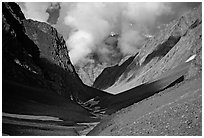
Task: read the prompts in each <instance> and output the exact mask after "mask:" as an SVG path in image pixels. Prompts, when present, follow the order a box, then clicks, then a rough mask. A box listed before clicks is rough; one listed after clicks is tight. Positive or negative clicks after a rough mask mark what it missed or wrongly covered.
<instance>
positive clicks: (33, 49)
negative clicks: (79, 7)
mask: <svg viewBox="0 0 204 138" xmlns="http://www.w3.org/2000/svg"><path fill="white" fill-rule="evenodd" d="M2 6H3V17H2V21H3V32H2V33H3V46H2V47H3V48H2V50H3V52H2V54H3V80H8V81H14V82H16V83H20V84H23V85H28V86H32V87H38V88H44V89H47V90H51V91H54V92H55V93H57V94H59V95H61V96H63V97H66V98H67V100H71V99H73V100H75V101H77V100H78V101H79V100H80V101H86V100H89V99H90V98H93V97H95V96H102V95H103V94H104V93H103V92H101V91H99V90H96V89H93V88H90V87H88V86H85V85H84V84H83V83H82V81H81V80H80V78H79V77H78V75H77V74H76V72H75V69H74V67H73V65H72V64H71V62H70V58H69V56H68V50H67V47H66V45H65V41H64V39H63V37H62V36H61V35H60V34H59V33H58V32H57V30H56V29H55V28H53V27H51V26H50V25H48V24H46V23H42V22H37V21H33V20H26V19H25V17H24V15H23V13H22V12H21V10H20V8H19V6H18V5H17V4H15V3H3V5H2ZM105 95H106V94H105Z"/></svg>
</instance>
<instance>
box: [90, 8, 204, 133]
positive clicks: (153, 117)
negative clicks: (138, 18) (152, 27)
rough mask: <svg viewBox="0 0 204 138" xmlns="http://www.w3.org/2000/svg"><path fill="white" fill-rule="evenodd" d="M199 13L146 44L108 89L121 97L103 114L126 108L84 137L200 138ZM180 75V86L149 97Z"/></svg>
mask: <svg viewBox="0 0 204 138" xmlns="http://www.w3.org/2000/svg"><path fill="white" fill-rule="evenodd" d="M201 9H202V7H201V6H199V7H198V8H195V9H193V10H191V11H189V12H187V13H186V14H185V15H183V16H182V17H181V18H179V19H178V20H175V21H173V22H172V23H170V24H169V25H167V26H166V29H165V30H162V31H161V32H160V33H158V34H156V35H155V36H154V37H153V38H151V39H150V40H148V41H147V43H146V44H145V45H144V46H143V48H142V49H141V51H140V52H139V54H138V56H136V57H135V59H134V60H133V61H132V63H131V64H129V66H128V67H127V68H126V70H125V71H124V72H123V73H122V75H121V74H119V75H118V76H117V78H118V79H117V80H116V81H115V82H114V84H113V85H112V86H111V87H109V88H108V89H106V90H107V91H109V92H111V93H118V92H119V94H116V95H115V96H114V98H110V99H107V101H106V103H109V105H108V107H109V108H108V109H106V110H105V111H106V113H113V112H114V111H113V110H116V109H121V106H123V107H127V106H128V107H127V108H123V109H122V110H119V111H118V112H116V113H114V114H112V115H111V116H107V117H105V118H104V119H103V120H102V121H101V123H100V124H98V125H97V126H96V127H95V128H94V129H93V130H92V131H91V132H90V133H89V134H88V135H103V136H104V135H106V136H111V135H114V136H116V135H119V136H121V135H122V136H127V135H137V136H138V135H139V136H141V135H145V136H146V135H151V136H152V135H155V136H158V135H171V136H174V135H188V136H189V135H193V136H195V135H202V18H201V17H202V11H201ZM190 59H191V61H190ZM109 69H110V68H109ZM112 69H114V67H112ZM106 70H107V69H105V70H104V71H103V72H102V74H105V73H104V72H105V71H106ZM116 72H117V71H116ZM179 74H180V75H181V76H182V77H180V78H179V79H177V81H176V82H177V83H178V84H176V83H175V82H174V83H172V84H171V85H169V86H168V87H165V88H164V87H163V88H164V89H163V90H160V92H159V93H158V94H155V92H154V93H153V94H152V95H150V93H151V92H152V91H153V89H155V88H156V86H157V85H161V84H162V85H161V86H163V84H165V83H166V82H169V81H170V80H171V79H172V80H175V78H174V77H176V76H177V75H178V76H180V75H179ZM182 74H183V75H182ZM114 75H115V74H114ZM100 77H101V76H100ZM109 77H110V76H105V75H104V76H102V77H101V78H103V79H106V78H109ZM173 78H174V79H173ZM155 80H156V81H155ZM97 81H99V80H97ZM100 81H102V80H100ZM107 81H108V82H107V83H106V84H109V80H107ZM157 82H159V83H157ZM153 83H156V84H155V85H153ZM140 84H142V85H140ZM151 84H152V85H151ZM106 86H109V85H106ZM135 86H137V87H135ZM160 88H161V87H160ZM127 89H128V91H125V92H124V91H123V90H127ZM148 91H149V92H148ZM155 91H157V90H156V89H155ZM146 92H147V93H146ZM145 93H146V94H147V97H146V98H145ZM128 94H130V95H129V96H128ZM131 97H132V99H131ZM126 98H127V99H126ZM140 98H141V99H140ZM121 99H123V100H124V99H126V100H124V101H128V102H129V103H128V102H126V103H125V102H124V101H123V100H121ZM131 100H132V101H134V102H135V104H134V105H131V104H130V101H131ZM125 104H126V105H125ZM129 105H131V106H129ZM102 106H103V105H102Z"/></svg>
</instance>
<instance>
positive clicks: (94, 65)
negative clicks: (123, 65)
mask: <svg viewBox="0 0 204 138" xmlns="http://www.w3.org/2000/svg"><path fill="white" fill-rule="evenodd" d="M118 38H119V35H118V34H110V35H109V36H108V37H106V38H105V39H104V41H103V42H104V47H105V49H106V50H108V51H109V53H108V54H107V53H106V54H105V55H101V54H99V53H98V54H95V53H92V54H90V55H89V59H90V61H88V62H79V63H78V64H76V65H75V66H74V67H75V69H76V72H77V74H78V75H79V77H80V79H81V80H82V82H83V83H84V84H86V85H88V86H94V84H93V83H94V81H95V79H96V78H97V77H98V76H99V75H100V74H101V72H102V71H103V69H104V68H106V67H110V66H113V65H116V64H117V63H119V62H120V60H121V58H122V54H121V53H120V51H119V49H118V47H117V44H118ZM103 54H104V53H103Z"/></svg>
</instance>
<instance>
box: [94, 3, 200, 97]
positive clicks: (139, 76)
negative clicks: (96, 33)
mask: <svg viewBox="0 0 204 138" xmlns="http://www.w3.org/2000/svg"><path fill="white" fill-rule="evenodd" d="M201 11H202V7H201V6H199V7H198V8H195V9H193V10H191V11H189V12H187V13H185V15H183V16H181V17H180V18H179V19H177V20H174V21H173V22H171V23H170V24H167V25H166V27H165V29H164V30H161V31H160V32H158V33H157V34H155V36H154V37H152V38H150V39H148V40H147V41H146V42H145V43H144V45H143V47H142V48H141V49H140V51H139V54H138V55H137V56H136V57H135V59H134V60H133V61H132V63H130V64H129V65H128V66H127V67H126V69H125V70H124V71H123V72H122V73H118V74H117V75H116V76H117V78H118V79H116V80H115V81H114V83H112V85H111V86H110V85H109V81H110V79H107V78H111V76H110V75H105V71H107V70H108V69H105V70H104V71H103V72H102V74H101V75H100V77H98V78H97V79H96V81H95V82H94V84H97V83H99V82H101V81H102V80H107V82H106V84H108V85H107V86H104V87H98V86H97V87H98V88H100V89H106V91H109V92H111V93H119V92H122V91H125V90H128V89H130V88H133V87H135V86H139V85H141V84H144V83H146V82H150V81H152V80H154V79H156V78H159V77H160V76H162V75H164V74H165V72H167V71H169V70H171V69H173V68H175V67H176V66H178V65H180V64H181V63H183V62H185V61H186V60H187V59H188V58H189V57H190V56H192V55H194V54H196V57H195V60H194V63H193V64H192V65H191V66H192V68H194V69H195V71H194V73H193V72H192V70H191V73H190V72H189V73H190V74H191V77H192V76H194V75H196V74H197V73H200V72H201V48H202V12H201ZM126 62H127V61H126ZM112 68H115V67H112ZM109 70H110V68H109ZM193 74H194V75H193ZM114 76H115V74H114Z"/></svg>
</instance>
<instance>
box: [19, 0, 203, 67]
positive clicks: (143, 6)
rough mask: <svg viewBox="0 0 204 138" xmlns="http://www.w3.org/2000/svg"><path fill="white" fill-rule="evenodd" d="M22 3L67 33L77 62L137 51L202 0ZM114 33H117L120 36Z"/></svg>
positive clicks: (117, 57)
mask: <svg viewBox="0 0 204 138" xmlns="http://www.w3.org/2000/svg"><path fill="white" fill-rule="evenodd" d="M18 4H19V5H20V7H21V9H22V11H23V13H24V14H25V17H26V18H30V19H33V20H37V21H41V22H47V23H49V24H50V25H52V26H53V27H55V28H56V29H57V30H58V32H59V33H61V34H62V35H63V37H64V39H65V41H66V45H67V49H68V50H69V55H70V59H71V62H72V63H73V64H74V65H77V64H81V63H88V62H96V60H97V61H99V62H100V63H103V62H107V63H111V64H112V63H114V62H118V61H119V60H120V59H121V58H122V57H124V56H126V55H133V54H135V53H137V52H138V51H139V50H140V48H141V47H142V44H143V42H144V40H146V39H147V38H148V37H151V36H153V35H154V34H155V33H156V32H157V31H159V30H160V29H161V28H162V27H163V26H164V24H167V23H169V22H170V21H172V20H174V19H176V18H178V17H179V16H181V15H182V14H183V13H184V12H186V11H188V10H190V9H192V8H194V7H196V6H198V5H199V4H200V3H192V2H191V3H189V2H188V3H187V2H176V3H169V2H165V3H162V2H153V3H151V2H135V3H132V2H130V3H126V2H115V3H112V2H108V3H105V2H96V3H92V2H65V3H61V2H60V3H59V2H35V3H33V2H24V3H22V2H21V3H18ZM110 34H117V35H116V36H117V37H116V36H115V37H114V35H112V36H111V35H110ZM107 41H109V42H110V43H107ZM112 42H114V43H112ZM115 42H116V43H115ZM93 55H94V56H93Z"/></svg>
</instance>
